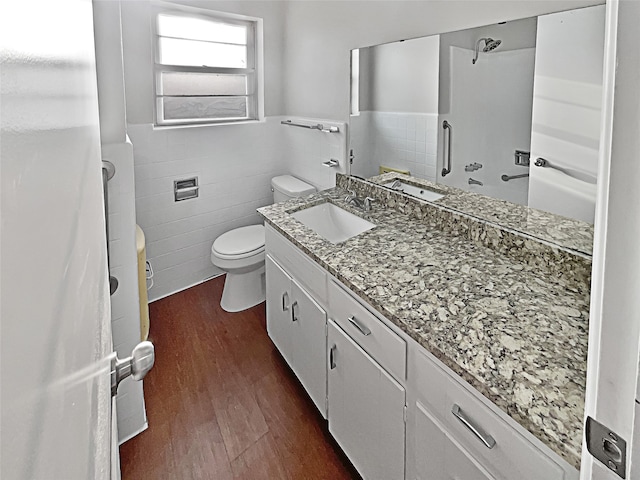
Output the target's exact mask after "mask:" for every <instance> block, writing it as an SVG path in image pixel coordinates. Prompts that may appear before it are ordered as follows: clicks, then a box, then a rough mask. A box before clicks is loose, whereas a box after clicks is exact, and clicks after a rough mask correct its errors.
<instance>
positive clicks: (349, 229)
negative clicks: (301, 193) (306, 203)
mask: <svg viewBox="0 0 640 480" xmlns="http://www.w3.org/2000/svg"><path fill="white" fill-rule="evenodd" d="M291 216H292V217H293V218H295V219H296V220H298V221H299V222H300V223H302V224H303V225H305V226H306V227H309V228H310V229H311V230H313V231H314V232H316V233H317V234H318V235H320V236H321V237H322V238H324V239H325V240H329V241H330V242H331V243H341V242H344V241H346V240H349V239H350V238H352V237H355V236H356V235H359V234H361V233H362V232H366V231H367V230H371V229H372V228H373V227H375V225H374V224H373V223H371V222H368V221H367V220H365V219H364V218H360V217H358V216H357V215H354V214H353V213H351V212H348V211H346V210H343V209H342V208H340V207H337V206H336V205H334V204H333V203H321V204H320V205H315V206H313V207H310V208H305V209H304V210H299V211H297V212H295V213H293V214H292V215H291Z"/></svg>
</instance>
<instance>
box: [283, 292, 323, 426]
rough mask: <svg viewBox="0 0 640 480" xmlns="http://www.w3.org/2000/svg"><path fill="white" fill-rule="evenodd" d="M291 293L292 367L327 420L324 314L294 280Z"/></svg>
mask: <svg viewBox="0 0 640 480" xmlns="http://www.w3.org/2000/svg"><path fill="white" fill-rule="evenodd" d="M291 293H292V295H291V298H292V303H291V317H292V320H293V322H292V325H291V333H292V336H291V342H292V350H293V355H292V356H293V363H292V364H291V367H292V369H293V371H294V372H295V374H296V375H297V376H298V379H299V380H300V383H302V385H303V386H304V388H305V389H306V390H307V393H308V394H309V396H310V397H311V399H312V400H313V403H315V404H316V407H318V410H320V412H321V413H322V416H323V417H325V418H326V416H327V413H326V398H327V363H326V358H327V337H326V333H325V328H326V323H327V314H326V313H325V311H324V310H323V309H322V307H320V305H318V304H317V303H316V302H315V301H314V300H313V299H312V298H311V297H310V296H309V294H308V293H307V292H305V291H304V290H303V289H302V287H300V286H299V285H298V284H297V283H296V281H295V280H293V281H292V286H291Z"/></svg>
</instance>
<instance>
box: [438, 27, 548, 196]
mask: <svg viewBox="0 0 640 480" xmlns="http://www.w3.org/2000/svg"><path fill="white" fill-rule="evenodd" d="M513 23H514V24H518V25H515V26H514V25H510V26H507V25H493V26H490V27H483V28H479V29H472V30H468V31H464V32H454V33H450V34H444V35H441V36H440V96H439V112H440V115H439V126H440V129H439V134H438V161H439V162H440V163H442V168H445V169H446V168H447V166H448V163H449V160H450V161H451V172H450V173H448V174H446V175H444V176H443V175H442V174H441V173H440V172H441V170H442V168H439V169H438V172H439V173H440V175H439V177H438V182H439V183H443V184H446V185H451V186H454V187H458V188H462V189H464V190H468V191H472V192H478V193H482V194H484V195H489V196H492V197H496V198H500V199H503V200H508V201H510V202H515V203H520V204H522V205H526V204H527V196H528V184H529V181H528V177H527V176H526V174H528V168H526V165H523V166H519V165H516V162H515V155H516V150H518V151H521V152H528V151H529V145H530V143H531V111H532V105H533V73H534V60H535V40H536V38H535V26H536V25H535V24H536V19H528V20H526V21H520V22H513ZM515 32H517V39H518V41H517V42H515V41H510V40H509V37H512V38H515V35H514V33H515ZM475 39H477V40H475ZM522 163H526V162H522Z"/></svg>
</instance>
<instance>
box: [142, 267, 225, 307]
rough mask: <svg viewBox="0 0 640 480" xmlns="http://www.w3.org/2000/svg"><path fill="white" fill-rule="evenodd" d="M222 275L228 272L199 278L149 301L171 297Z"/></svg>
mask: <svg viewBox="0 0 640 480" xmlns="http://www.w3.org/2000/svg"><path fill="white" fill-rule="evenodd" d="M222 275H226V274H225V273H217V274H215V275H211V276H210V277H207V278H204V279H202V280H197V281H195V282H193V283H190V284H188V285H187V286H185V287H181V288H178V289H177V290H173V291H171V292H169V293H165V294H164V295H162V296H161V297H158V298H154V299H153V300H149V303H153V302H157V301H158V300H162V299H163V298H167V297H170V296H171V295H175V294H176V293H180V292H184V291H185V290H188V289H189V288H191V287H195V286H196V285H200V284H201V283H204V282H208V281H209V280H213V279H214V278H218V277H220V276H222Z"/></svg>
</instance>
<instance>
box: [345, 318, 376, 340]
mask: <svg viewBox="0 0 640 480" xmlns="http://www.w3.org/2000/svg"><path fill="white" fill-rule="evenodd" d="M347 320H349V323H351V325H353V326H354V327H356V328H357V329H358V331H360V333H361V334H363V335H364V336H365V337H366V336H367V335H371V330H369V329H368V328H367V327H365V326H364V325H362V324H361V323H360V322H359V321H358V320H356V317H355V316H354V315H351V316H350V317H349V318H347Z"/></svg>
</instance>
